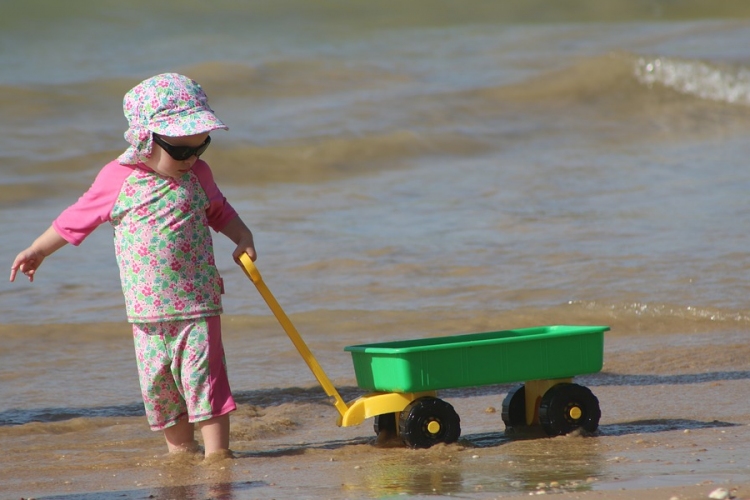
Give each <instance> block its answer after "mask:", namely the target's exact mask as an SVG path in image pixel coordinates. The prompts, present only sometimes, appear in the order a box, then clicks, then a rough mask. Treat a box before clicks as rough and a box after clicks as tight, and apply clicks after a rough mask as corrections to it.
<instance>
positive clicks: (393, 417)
mask: <svg viewBox="0 0 750 500" xmlns="http://www.w3.org/2000/svg"><path fill="white" fill-rule="evenodd" d="M397 417H398V414H397V413H383V414H382V415H375V423H374V424H373V427H374V429H375V435H376V436H380V434H381V433H386V434H387V435H391V436H395V435H396V425H397V424H396V422H397V420H398V418H397Z"/></svg>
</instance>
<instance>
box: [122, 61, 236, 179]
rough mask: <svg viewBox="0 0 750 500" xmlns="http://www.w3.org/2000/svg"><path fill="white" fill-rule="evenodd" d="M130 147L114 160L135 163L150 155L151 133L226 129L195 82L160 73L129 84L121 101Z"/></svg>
mask: <svg viewBox="0 0 750 500" xmlns="http://www.w3.org/2000/svg"><path fill="white" fill-rule="evenodd" d="M122 107H123V112H124V113H125V118H127V120H128V130H127V131H126V132H125V140H126V141H128V143H130V147H129V148H128V149H127V150H126V151H125V152H124V153H123V154H121V155H120V157H119V158H118V161H119V162H120V163H122V164H124V165H135V164H137V163H140V162H141V161H142V160H143V159H144V158H150V157H151V149H152V148H153V141H152V139H151V133H152V132H156V133H157V134H159V135H164V136H167V137H183V136H186V135H195V134H202V133H205V132H211V131H212V130H218V129H223V130H228V127H227V126H226V125H224V123H222V122H221V120H219V119H218V118H217V117H216V115H215V114H214V112H213V110H212V109H211V108H210V107H209V106H208V97H206V93H205V92H203V89H202V88H201V86H200V85H198V83H196V82H195V81H194V80H191V79H190V78H188V77H186V76H183V75H179V74H177V73H164V74H161V75H157V76H154V77H151V78H149V79H147V80H144V81H142V82H141V83H139V84H138V85H136V86H135V87H133V88H132V89H131V90H130V91H129V92H128V93H127V94H125V98H124V99H123V102H122Z"/></svg>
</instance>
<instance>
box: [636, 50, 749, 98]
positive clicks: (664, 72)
mask: <svg viewBox="0 0 750 500" xmlns="http://www.w3.org/2000/svg"><path fill="white" fill-rule="evenodd" d="M635 77H636V78H637V79H638V81H639V82H641V83H642V84H645V85H647V86H649V87H651V86H654V85H662V86H664V87H668V88H671V89H674V90H676V91H678V92H681V93H683V94H688V95H693V96H696V97H700V98H701V99H710V100H713V101H721V102H727V103H730V104H742V105H750V70H748V69H746V68H741V67H737V68H733V67H730V66H719V65H715V64H709V63H705V62H702V61H695V60H680V59H673V58H667V57H656V58H645V57H641V58H638V59H636V61H635Z"/></svg>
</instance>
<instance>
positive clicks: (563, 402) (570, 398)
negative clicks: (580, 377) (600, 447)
mask: <svg viewBox="0 0 750 500" xmlns="http://www.w3.org/2000/svg"><path fill="white" fill-rule="evenodd" d="M601 415H602V413H601V410H600V409H599V400H598V399H597V398H596V396H594V394H593V393H592V392H591V391H590V390H589V389H587V388H586V387H583V386H581V385H578V384H569V383H562V384H557V385H555V386H553V387H552V388H550V389H549V390H548V391H547V392H546V393H544V396H542V401H541V403H540V404H539V422H540V423H541V424H542V427H543V428H544V431H545V432H546V433H547V435H549V436H560V435H563V434H567V433H569V432H571V431H574V430H575V429H578V428H583V429H584V430H585V431H587V432H594V431H595V430H596V428H597V427H598V426H599V418H600V417H601Z"/></svg>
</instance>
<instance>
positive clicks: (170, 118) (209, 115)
mask: <svg viewBox="0 0 750 500" xmlns="http://www.w3.org/2000/svg"><path fill="white" fill-rule="evenodd" d="M148 128H149V130H151V131H152V132H156V133H157V134H159V135H163V136H165V137H185V136H188V135H198V134H205V133H206V132H212V131H214V130H229V127H227V126H226V125H225V124H224V122H222V121H221V120H219V119H218V118H217V117H216V115H215V114H214V113H213V111H210V110H208V109H198V110H188V111H182V112H180V113H174V114H167V115H163V116H159V117H154V118H153V119H152V120H151V122H150V123H149V127H148Z"/></svg>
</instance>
